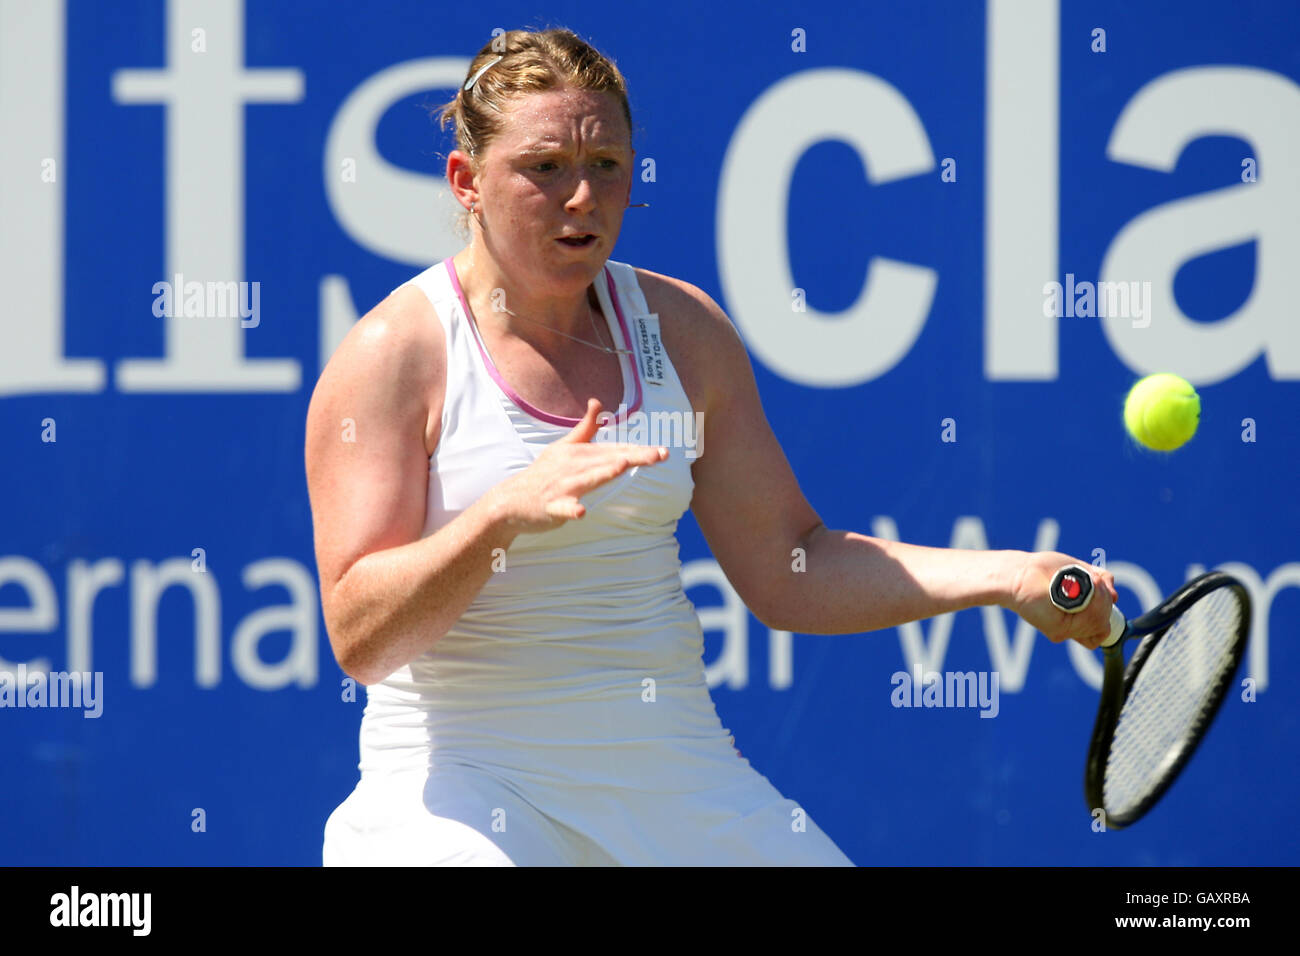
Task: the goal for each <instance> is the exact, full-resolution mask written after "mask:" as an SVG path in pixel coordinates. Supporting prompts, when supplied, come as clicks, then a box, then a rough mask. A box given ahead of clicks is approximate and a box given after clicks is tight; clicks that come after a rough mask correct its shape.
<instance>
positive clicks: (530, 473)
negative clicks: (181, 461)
mask: <svg viewBox="0 0 1300 956" xmlns="http://www.w3.org/2000/svg"><path fill="white" fill-rule="evenodd" d="M446 364H447V362H446V345H445V341H444V336H443V333H442V325H441V323H440V322H439V321H438V317H437V316H436V315H435V314H434V312H433V309H432V306H431V305H429V303H428V300H427V299H426V298H425V297H424V295H423V294H422V293H421V292H420V291H419V290H418V289H416V288H414V287H405V288H403V289H400V290H398V291H397V292H394V293H393V294H392V295H390V296H389V297H388V298H387V299H385V300H384V301H383V302H381V303H380V304H379V305H378V306H376V307H375V308H374V309H373V310H371V312H369V313H368V314H367V315H366V316H365V317H363V318H362V319H361V320H360V321H359V322H358V323H357V324H356V325H355V326H354V327H353V328H352V330H351V331H350V332H349V333H348V335H347V336H346V337H345V338H344V340H343V342H342V343H341V344H340V345H339V347H338V349H337V350H336V351H335V353H334V355H333V357H332V358H331V359H330V361H329V363H328V364H327V365H326V367H325V370H324V371H323V372H322V373H321V377H320V381H319V382H317V384H316V389H315V391H314V393H313V394H312V399H311V404H310V407H309V408H308V412H307V429H306V443H305V458H306V470H307V487H308V493H309V495H310V498H311V509H312V524H313V530H314V535H315V546H316V564H317V569H318V571H319V575H320V588H321V607H322V611H323V613H324V617H325V626H326V630H327V632H328V634H329V638H330V645H331V647H332V648H333V650H334V656H335V658H336V659H337V660H338V662H339V666H340V667H342V668H343V670H344V672H345V673H347V674H348V675H349V676H351V677H354V678H355V679H356V680H358V681H359V682H361V683H363V684H373V683H377V682H378V681H381V680H383V679H384V678H385V677H387V676H388V675H389V674H391V673H393V671H395V670H397V669H398V668H399V667H402V666H403V665H404V664H407V663H409V662H410V661H412V660H414V659H415V658H417V657H419V656H420V655H421V654H423V653H425V652H426V651H427V650H429V649H430V648H431V647H432V646H433V645H434V644H435V643H436V642H437V641H438V640H439V639H440V638H441V637H442V636H443V635H444V634H446V632H447V631H448V630H449V629H450V628H451V626H452V625H453V624H454V623H455V622H456V620H457V619H458V618H459V617H460V616H461V614H463V613H464V611H465V609H466V608H467V607H469V605H470V603H471V602H472V601H473V600H474V597H475V596H476V595H477V594H478V593H479V591H480V590H482V588H483V585H484V584H485V583H486V582H487V580H488V578H489V576H490V575H491V574H492V565H493V561H492V555H493V552H494V550H495V549H496V548H509V546H510V543H511V542H512V541H513V540H514V538H515V536H516V535H518V534H520V533H524V532H540V531H546V530H548V529H550V528H553V527H557V526H559V525H561V524H563V523H564V522H565V521H568V520H572V519H574V518H581V517H582V515H583V514H584V509H583V506H582V504H581V502H580V501H579V500H578V499H579V497H580V496H581V495H584V494H586V493H587V492H588V491H590V490H591V489H592V488H595V487H597V486H598V485H600V484H603V483H604V482H606V481H609V480H611V479H612V478H614V477H616V476H617V475H618V474H620V473H621V472H622V471H624V470H625V469H626V468H627V467H629V466H630V465H636V464H651V463H653V462H655V461H660V460H663V458H664V457H666V455H667V453H666V451H664V450H663V449H650V448H644V447H640V446H630V445H621V444H613V443H610V444H597V445H593V444H590V439H591V436H592V435H593V434H595V432H596V429H597V426H596V416H597V415H598V414H599V413H600V403H599V402H598V401H595V400H594V399H593V400H592V402H591V403H590V404H589V407H588V410H587V416H586V417H585V418H584V419H583V421H582V422H581V423H580V424H579V425H577V426H575V427H574V429H573V431H572V432H570V433H569V434H568V435H566V436H565V437H564V438H562V439H560V440H558V441H556V442H555V443H554V444H553V445H552V446H550V447H549V448H547V449H546V450H545V451H543V452H542V454H541V455H539V456H538V458H537V460H536V461H535V462H534V463H533V464H532V465H530V466H529V467H528V468H526V469H524V470H523V471H521V472H519V473H517V474H515V475H513V476H511V477H510V478H507V479H505V480H504V481H502V482H500V483H499V484H497V485H496V486H495V487H493V488H492V489H491V491H489V492H488V493H487V494H485V495H484V496H483V497H482V498H480V499H479V500H478V501H476V502H475V503H474V504H473V505H471V506H470V507H468V508H466V509H465V511H463V512H462V513H461V514H460V515H458V516H457V517H456V518H455V519H453V520H452V521H451V522H449V523H448V524H447V525H445V526H444V527H442V528H440V529H439V530H438V531H437V532H435V533H434V534H432V535H429V536H428V537H426V538H421V537H420V535H421V534H422V532H423V530H424V522H425V506H426V500H427V497H428V482H429V474H430V462H429V449H430V448H431V447H434V446H436V444H437V441H438V438H439V436H438V435H437V434H436V431H435V430H436V428H437V427H438V423H439V422H440V420H441V416H442V399H443V394H444V390H445V381H446Z"/></svg>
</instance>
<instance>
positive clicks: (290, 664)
mask: <svg viewBox="0 0 1300 956" xmlns="http://www.w3.org/2000/svg"><path fill="white" fill-rule="evenodd" d="M871 533H872V535H873V536H875V537H877V538H881V539H883V540H888V541H897V540H900V538H899V532H898V526H897V524H896V523H895V521H894V520H893V519H892V518H890V517H888V516H884V515H882V516H878V517H876V518H874V519H873V520H872V523H871ZM1059 537H1060V525H1059V524H1058V523H1057V521H1056V520H1055V519H1053V518H1044V519H1042V521H1040V522H1039V524H1038V529H1037V533H1036V534H1035V536H1034V542H1033V546H1032V550H1035V551H1050V550H1054V549H1055V548H1056V546H1057V544H1058V541H1059ZM948 546H949V547H953V548H965V549H971V550H985V549H987V548H988V535H987V533H986V531H985V528H984V522H983V520H982V519H980V518H978V517H974V516H963V517H959V518H957V519H956V521H955V522H954V523H953V530H952V535H951V538H950V540H949V545H948ZM191 567H192V562H191V560H190V559H189V558H169V559H167V560H164V561H161V562H159V563H157V564H154V563H152V562H149V561H144V560H137V561H133V562H132V565H131V585H130V593H129V603H130V622H129V633H130V658H131V660H130V683H131V685H132V686H133V687H135V688H140V689H143V688H149V687H153V686H154V685H155V684H157V682H158V644H159V640H158V633H157V624H158V607H159V604H160V602H161V600H162V596H163V594H164V593H165V592H166V591H167V590H168V589H169V588H171V587H175V586H180V587H183V588H186V589H188V590H189V592H190V595H191V598H192V600H193V604H194V627H193V630H192V631H190V632H189V633H187V634H186V635H185V641H186V642H187V643H192V644H193V646H194V682H195V685H196V686H199V687H215V686H217V685H218V684H220V682H221V660H222V648H221V639H220V634H221V596H220V589H219V588H218V587H217V582H216V575H215V573H214V572H211V571H209V572H207V573H205V574H197V573H195V572H193V571H191V570H189V569H190V568H191ZM1217 567H1218V569H1219V570H1222V571H1225V572H1227V573H1229V574H1232V575H1235V576H1236V577H1237V578H1239V579H1240V580H1241V582H1242V583H1243V584H1244V585H1245V586H1246V589H1247V591H1249V592H1250V596H1251V601H1252V604H1253V607H1254V615H1253V618H1252V624H1251V634H1250V645H1249V647H1250V650H1249V656H1248V667H1247V669H1246V672H1245V673H1244V674H1243V676H1244V677H1250V678H1252V679H1253V680H1254V681H1255V683H1256V687H1257V688H1258V689H1259V690H1265V689H1266V688H1267V687H1268V641H1269V632H1268V622H1269V614H1270V611H1271V608H1272V605H1273V602H1274V600H1275V599H1276V598H1277V596H1278V594H1279V593H1280V592H1281V591H1283V590H1285V589H1288V588H1300V562H1289V563H1286V564H1283V565H1280V566H1278V567H1277V568H1275V569H1274V570H1273V571H1272V572H1271V573H1269V574H1268V575H1267V576H1265V575H1262V574H1261V573H1260V572H1259V571H1257V570H1256V569H1255V568H1253V567H1251V566H1250V565H1247V564H1243V563H1240V562H1225V563H1223V564H1220V565H1218V566H1217ZM1106 569H1107V570H1108V571H1110V572H1111V573H1112V574H1114V576H1115V584H1116V587H1117V588H1119V590H1120V592H1121V595H1122V594H1123V592H1125V591H1128V592H1132V593H1133V594H1134V595H1136V597H1137V599H1138V603H1139V605H1140V606H1141V608H1142V610H1147V609H1150V608H1152V607H1155V606H1156V605H1157V604H1159V603H1160V601H1161V600H1163V598H1164V595H1165V594H1166V593H1167V592H1168V591H1169V590H1172V589H1171V588H1162V587H1160V586H1159V585H1158V584H1157V582H1156V581H1155V579H1154V578H1153V577H1152V576H1151V575H1150V573H1148V572H1147V571H1146V570H1145V569H1144V568H1142V567H1140V566H1139V565H1136V564H1132V563H1130V562H1125V561H1108V562H1107V563H1106ZM1204 571H1205V568H1204V567H1203V566H1202V565H1199V564H1192V565H1189V566H1188V568H1187V574H1186V580H1191V579H1192V578H1194V577H1196V576H1197V575H1198V574H1202V573H1203V572H1204ZM123 577H124V576H123V562H122V560H121V559H119V558H101V559H99V560H97V561H95V562H94V563H93V564H89V563H87V562H85V561H83V560H80V559H76V560H73V561H70V562H69V563H68V571H67V589H66V590H67V620H68V632H67V636H66V641H67V670H69V671H83V672H90V671H92V670H93V667H92V663H93V646H94V634H93V633H92V630H91V625H92V622H93V621H94V619H95V602H96V598H97V597H98V595H99V594H100V593H101V591H103V590H104V589H105V588H107V587H116V586H120V585H121V584H122V581H123ZM681 577H682V586H683V588H684V589H685V590H687V591H690V590H692V589H699V588H706V589H712V590H713V591H716V592H717V594H718V597H719V603H717V604H706V603H702V602H698V601H694V600H692V604H693V605H694V606H695V607H696V611H697V613H698V614H699V619H700V627H701V629H702V630H703V631H704V632H706V633H708V632H718V631H720V632H722V638H723V640H722V646H721V650H720V651H719V653H718V654H717V656H716V657H715V658H714V659H713V661H712V662H711V663H706V665H705V678H706V680H707V683H708V685H709V686H710V687H718V686H720V685H722V684H725V685H726V686H727V687H728V688H730V689H732V690H743V689H744V688H745V687H747V686H749V676H750V675H749V643H750V628H751V627H752V626H753V625H752V621H751V615H750V612H749V609H748V608H747V607H746V606H745V603H744V602H743V601H742V600H741V598H740V595H739V594H737V593H736V590H735V588H733V587H732V586H731V582H729V581H728V580H727V576H726V573H725V572H724V571H723V570H722V568H721V566H720V565H719V564H718V563H717V561H715V560H713V559H711V558H701V559H698V560H694V561H688V562H686V563H685V564H683V565H682V570H681ZM242 581H243V584H244V587H245V588H246V589H247V590H250V591H252V590H256V589H259V588H263V587H267V586H270V585H278V586H280V587H283V588H284V589H285V590H286V591H287V592H288V594H289V597H290V601H289V603H287V604H279V605H273V606H270V607H263V608H260V609H257V610H254V611H251V612H249V613H248V614H247V615H246V616H245V617H244V618H243V619H242V620H241V621H240V622H239V624H238V625H237V626H236V627H235V630H234V633H233V634H232V635H231V649H230V659H231V663H232V665H233V669H234V672H235V676H236V677H238V678H239V680H240V681H242V682H243V683H244V684H245V685H246V686H248V687H252V688H255V689H258V690H266V691H273V690H280V689H282V688H285V687H288V686H290V685H296V686H298V687H313V686H315V685H316V683H317V680H318V673H317V671H318V667H317V658H318V655H319V653H320V648H319V627H318V621H319V614H320V605H319V600H318V595H319V590H318V585H317V582H316V579H315V578H314V577H313V575H312V573H311V571H310V570H309V569H308V568H305V567H304V566H303V565H302V564H300V563H298V562H297V561H294V560H291V559H289V558H264V559H261V560H258V561H254V562H253V563H251V564H248V565H246V566H245V567H244V569H243V572H242ZM10 584H17V585H18V586H19V587H21V588H22V589H23V591H24V592H25V593H26V597H27V601H28V604H29V606H28V607H3V608H0V635H4V634H24V635H32V634H33V633H46V634H50V633H54V631H55V630H56V628H57V627H58V595H57V593H56V592H55V588H54V582H53V581H51V580H50V578H49V576H48V574H47V573H46V571H45V569H44V568H42V567H41V566H40V565H39V564H38V563H36V562H35V561H33V560H32V559H30V558H27V557H24V556H21V555H7V556H0V588H4V587H5V586H6V585H10ZM979 611H980V619H981V622H982V625H983V631H984V640H985V644H986V646H987V647H988V652H989V662H990V669H991V670H995V671H997V672H998V675H999V680H1000V686H1001V689H1002V690H1003V691H1005V692H1007V693H1018V692H1019V691H1021V690H1023V689H1024V686H1025V683H1026V679H1027V677H1028V673H1029V664H1030V658H1031V656H1032V654H1033V649H1034V647H1035V645H1036V643H1037V632H1036V631H1035V630H1034V629H1033V628H1032V627H1031V626H1030V625H1029V624H1028V623H1027V622H1025V621H1023V620H1022V619H1020V618H1019V617H1017V616H1015V615H1013V614H1011V612H1010V611H1007V610H1004V609H1003V608H1000V607H981V608H980V609H979ZM103 613H104V612H103V611H101V612H100V617H101V619H102V617H103ZM1130 616H1132V615H1130ZM954 617H955V615H954V614H941V615H938V616H937V617H935V618H933V619H931V620H930V622H929V624H928V626H929V638H928V639H927V638H926V635H925V624H926V622H921V621H913V622H910V623H907V624H903V625H900V626H899V627H898V635H899V644H900V647H901V650H902V657H903V664H904V668H905V669H906V670H907V671H908V672H909V673H915V672H916V671H917V670H920V671H922V672H923V673H930V672H942V671H944V670H945V666H944V664H945V658H946V657H947V653H948V643H949V638H950V636H951V634H952V627H953V619H954ZM1009 617H1010V618H1012V619H1014V620H1015V622H1016V624H1015V632H1014V637H1013V639H1012V640H1010V641H1009V640H1008V637H1007V627H1006V622H1007V620H1008V618H1009ZM760 626H763V625H760ZM123 629H124V630H125V629H126V628H123ZM278 632H288V633H289V635H290V648H289V652H288V654H287V656H286V657H285V658H284V659H283V660H282V661H280V662H279V663H274V664H272V663H267V662H266V661H265V660H264V659H263V658H262V656H261V655H260V653H259V652H258V645H259V644H260V643H261V641H262V640H263V638H265V637H266V636H267V635H269V634H273V633H278ZM767 637H768V686H769V687H770V688H772V689H774V690H784V689H787V688H789V687H790V686H792V685H793V683H794V654H793V644H794V638H793V635H792V634H791V632H789V631H779V630H774V629H772V628H767ZM844 639H850V638H844ZM166 643H167V645H168V652H169V653H170V652H173V651H175V650H177V649H179V648H178V645H177V643H176V642H175V640H168V641H167V642H166ZM1066 648H1067V651H1068V653H1069V657H1070V662H1071V663H1072V664H1073V665H1074V668H1075V670H1076V671H1077V673H1078V674H1079V677H1080V678H1081V679H1082V680H1083V681H1084V682H1085V683H1086V684H1088V685H1089V686H1091V687H1093V688H1094V689H1100V687H1101V666H1100V663H1099V660H1098V658H1097V657H1096V655H1095V654H1093V653H1092V652H1090V651H1088V650H1087V649H1085V648H1084V647H1083V646H1082V645H1079V644H1077V643H1075V642H1073V641H1070V642H1068V643H1067V645H1066ZM18 666H20V665H18V664H10V663H9V662H7V661H0V670H8V671H16V669H17V667H18ZM25 666H26V668H27V670H28V672H35V671H37V670H41V671H48V670H50V666H51V665H50V662H49V659H48V658H41V659H39V660H28V661H26V662H25ZM101 669H102V668H101Z"/></svg>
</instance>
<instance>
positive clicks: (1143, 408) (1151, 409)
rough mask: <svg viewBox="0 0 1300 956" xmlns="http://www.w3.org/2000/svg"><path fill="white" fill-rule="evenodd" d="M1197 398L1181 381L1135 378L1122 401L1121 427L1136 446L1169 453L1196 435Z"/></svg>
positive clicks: (1167, 376) (1163, 374)
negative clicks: (1122, 417)
mask: <svg viewBox="0 0 1300 956" xmlns="http://www.w3.org/2000/svg"><path fill="white" fill-rule="evenodd" d="M1200 420H1201V398H1200V396H1199V395H1197V394H1196V389H1194V388H1192V386H1191V383H1190V382H1188V381H1187V379H1185V378H1180V377H1179V376H1177V375H1171V374H1169V373H1168V372H1160V373H1158V374H1156V375H1148V376H1147V377H1146V378H1143V379H1139V380H1138V382H1137V384H1135V385H1134V386H1133V387H1132V388H1131V389H1129V393H1128V398H1126V399H1125V400H1124V427H1125V428H1127V429H1128V433H1129V434H1130V435H1132V436H1133V438H1134V440H1135V441H1137V442H1138V444H1140V445H1143V446H1145V447H1147V448H1150V449H1152V450H1154V451H1173V450H1174V449H1175V448H1179V447H1181V446H1182V445H1184V444H1186V443H1187V441H1188V440H1189V439H1190V438H1191V437H1192V436H1193V435H1195V434H1196V426H1197V425H1198V424H1200Z"/></svg>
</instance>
